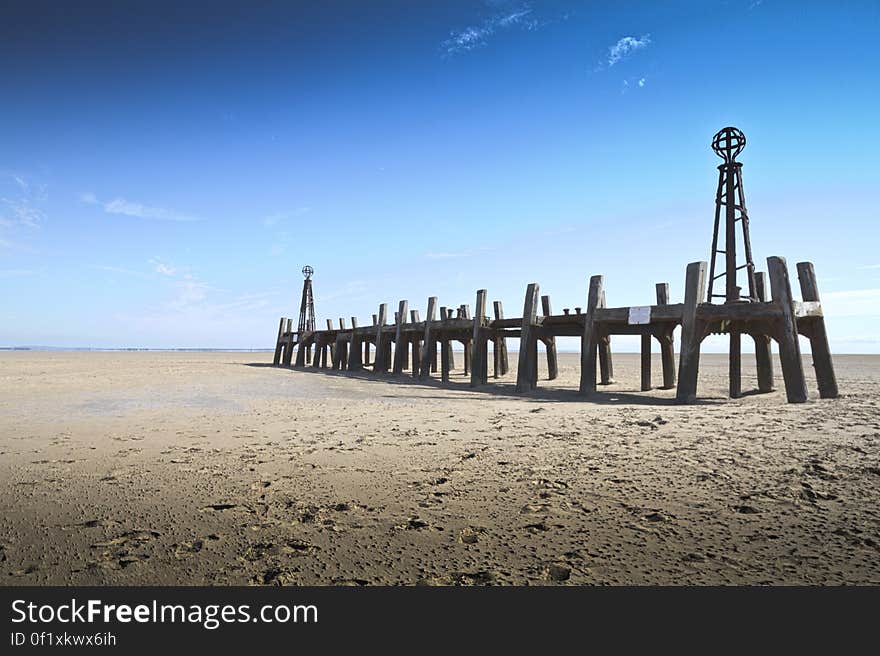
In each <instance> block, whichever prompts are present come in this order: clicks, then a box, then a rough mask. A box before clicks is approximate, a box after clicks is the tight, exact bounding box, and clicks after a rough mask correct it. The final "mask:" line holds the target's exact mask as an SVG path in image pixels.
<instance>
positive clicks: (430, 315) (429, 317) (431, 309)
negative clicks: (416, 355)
mask: <svg viewBox="0 0 880 656" xmlns="http://www.w3.org/2000/svg"><path fill="white" fill-rule="evenodd" d="M436 313H437V297H436V296H431V297H429V298H428V312H427V314H426V315H425V337H424V342H423V345H422V353H421V359H420V362H419V378H421V379H422V380H425V379H427V378H430V377H431V351H434V352H436V347H434V346H433V343H432V340H434V336H433V335H432V334H431V324H432V323H433V322H434V317H435V316H436Z"/></svg>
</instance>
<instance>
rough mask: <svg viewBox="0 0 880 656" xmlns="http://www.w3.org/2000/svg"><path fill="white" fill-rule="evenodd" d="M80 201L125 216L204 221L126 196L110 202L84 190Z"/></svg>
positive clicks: (157, 219)
mask: <svg viewBox="0 0 880 656" xmlns="http://www.w3.org/2000/svg"><path fill="white" fill-rule="evenodd" d="M79 199H80V202H83V203H86V204H87V205H100V206H101V207H103V208H104V211H105V212H106V213H107V214H121V215H123V216H131V217H134V218H137V219H152V220H156V221H202V220H203V219H202V218H201V217H198V216H194V215H192V214H187V213H184V212H180V211H178V210H172V209H168V208H167V207H156V206H151V205H144V204H142V203H136V202H133V201H130V200H126V199H125V198H114V199H113V200H111V201H108V202H102V201H100V200H98V198H97V196H95V194H93V193H91V192H84V193H81V194H80V195H79Z"/></svg>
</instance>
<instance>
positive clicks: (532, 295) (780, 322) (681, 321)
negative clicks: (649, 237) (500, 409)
mask: <svg viewBox="0 0 880 656" xmlns="http://www.w3.org/2000/svg"><path fill="white" fill-rule="evenodd" d="M767 267H768V272H767V274H766V275H765V274H764V273H762V272H755V296H756V299H757V300H756V301H755V302H742V303H726V304H723V305H712V304H709V303H701V300H702V299H703V298H704V297H705V289H706V283H707V280H706V271H707V264H706V262H694V263H691V264H689V265H688V267H687V272H686V276H685V290H684V292H685V293H684V302H683V303H682V304H678V305H671V304H670V300H669V285H668V284H667V283H658V284H657V285H656V288H655V292H656V305H655V306H652V307H650V308H613V309H608V308H607V306H606V300H605V289H604V278H603V277H602V276H598V275H597V276H593V277H592V278H591V279H590V283H589V290H588V293H587V305H586V312H585V313H584V314H581V313H580V308H576V310H577V314H576V315H571V317H572V319H568V316H569V313H568V310H567V309H566V310H565V311H564V315H562V316H554V315H553V312H552V308H551V304H550V298H549V297H548V296H539V286H538V284H537V283H531V284H529V285H528V287H527V289H526V295H525V300H524V303H523V314H522V319H517V320H513V321H505V318H504V310H503V307H502V304H501V302H500V301H495V302H494V303H493V314H494V322H493V320H491V319H490V318H489V317H488V315H487V311H488V295H487V292H486V290H485V289H481V290H478V291H477V294H476V303H475V305H474V313H473V315H472V316H471V313H470V307H469V306H468V305H467V304H463V305H461V306H459V307H458V308H455V309H452V308H447V307H445V306H444V307H439V313H440V321H439V322H438V320H437V311H438V306H437V297H435V296H432V297H430V298H429V299H428V307H427V313H426V316H425V320H424V323H423V324H422V322H421V321H420V316H419V312H418V310H411V311H410V310H409V307H408V302H407V301H406V300H402V301H400V303H399V305H398V309H397V312H395V316H394V321H395V323H394V329H393V331H392V330H388V329H386V325H387V321H388V305H387V304H386V303H383V304H381V305H380V306H379V312H378V313H377V314H374V315H373V329H372V330H371V331H366V330H354V329H356V328H358V326H357V319H356V318H355V317H352V318H351V328H352V330H347V329H346V325H345V323H346V322H345V319H343V318H340V319H339V329H338V330H335V329H334V327H333V321H332V320H329V319H328V320H327V331H326V332H324V331H320V332H315V333H311V332H304V333H303V334H301V335H297V334H296V333H294V332H292V323H291V320H290V319H285V318H282V319H281V321H280V323H279V327H278V336H277V339H276V347H275V353H274V358H273V362H274V363H275V364H284V365H285V366H290V364H291V360H292V359H293V352H294V348H293V347H294V346H297V347H298V349H297V351H296V359H295V364H294V366H298V367H301V366H304V365H305V364H306V363H307V362H311V364H312V366H313V367H322V368H325V367H327V365H328V356H329V363H330V367H331V368H332V369H334V370H339V371H359V370H361V369H363V368H364V367H369V366H372V369H373V371H374V372H377V373H389V372H390V373H391V374H392V375H395V376H399V375H402V374H403V373H404V371H406V370H407V369H411V371H412V376H413V377H414V378H416V379H420V380H425V379H427V378H429V377H430V375H431V373H434V372H437V371H438V369H439V371H440V376H441V380H442V381H444V382H446V381H448V380H449V377H450V372H451V371H452V370H453V369H454V368H455V359H454V354H453V349H452V343H453V342H456V341H457V342H459V343H461V344H462V346H463V354H462V357H463V370H464V375H465V376H468V377H469V382H470V386H471V387H478V386H481V385H485V384H487V382H488V377H489V343H490V342H491V343H492V347H493V349H492V350H493V377H494V378H496V379H497V378H499V377H500V376H504V375H505V374H507V373H508V371H509V363H508V352H507V344H506V339H508V338H511V337H519V344H520V346H519V353H518V360H519V366H518V369H517V379H516V390H517V391H518V392H528V391H531V390H534V389H535V388H536V387H537V384H538V343H539V342H540V343H542V344H543V345H544V348H545V351H546V356H547V374H548V379H550V380H553V379H555V378H556V377H557V376H558V362H557V350H556V336H557V335H559V334H564V335H574V334H580V337H581V372H580V385H579V391H580V393H581V394H582V395H584V396H589V395H591V394H593V393H594V392H595V391H596V387H597V384H602V385H607V384H610V383H613V381H614V376H613V365H612V358H611V335H612V334H637V335H639V336H640V340H641V342H640V345H641V359H640V365H641V381H640V383H641V384H640V387H641V389H642V390H643V391H647V390H650V389H651V388H652V379H651V374H652V372H651V365H652V356H651V347H652V343H653V340H654V339H656V340H657V341H658V342H659V350H660V362H661V366H662V384H661V386H660V387H661V388H662V389H671V388H673V387H676V385H677V390H676V400H677V401H678V402H680V403H693V402H694V401H695V400H696V392H697V380H698V374H699V361H700V344H701V342H702V341H703V339H704V338H705V337H706V336H707V335H708V334H710V333H713V332H714V333H719V332H720V333H723V334H728V335H729V339H730V366H729V378H730V389H729V391H730V396H731V397H734V398H735V397H737V396H740V395H741V394H742V389H741V374H742V371H741V369H742V358H741V343H742V341H741V340H742V335H743V334H745V335H749V336H750V337H752V339H753V340H754V342H755V359H756V365H757V374H758V391H760V392H769V391H771V390H772V389H773V358H772V355H771V346H770V343H771V340H775V341H776V342H777V343H778V345H779V358H780V361H781V364H782V376H783V380H784V384H785V389H786V397H787V398H788V400H789V402H791V403H798V402H803V401H805V400H806V399H807V389H806V383H805V378H804V372H803V364H802V361H801V352H800V344H799V341H798V334H802V335H804V336H806V337H808V338H809V340H810V345H811V350H812V355H813V364H814V367H815V369H816V378H817V382H818V387H819V395H820V396H821V397H822V398H834V397H836V396H837V395H838V389H837V381H836V378H835V375H834V368H833V364H832V361H831V353H830V350H829V347H828V336H827V333H826V331H825V322H824V318H823V317H822V314H821V307H820V305H819V291H818V287H817V284H816V276H815V272H814V269H813V265H812V264H811V263H809V262H801V263H799V264H798V265H797V270H798V279H799V282H800V288H801V296H802V298H803V302H801V303H797V302H795V301H794V299H793V297H792V292H791V283H790V281H789V277H788V269H787V267H786V264H785V260H784V259H783V258H781V257H771V258H768V260H767ZM768 278H769V291H770V294H771V296H772V301H771V300H768V298H767V287H768V284H767V279H768ZM539 299H540V304H541V305H540V310H541V312H542V314H541V315H539V314H538V301H539ZM634 309H635V310H639V309H641V310H650V311H651V313H654V312H657V313H658V316H659V318H657V319H655V318H654V317H653V314H652V315H651V318H650V319H649V320H647V321H633V322H632V323H628V322H622V320H621V318H620V317H621V316H623V315H621V314H620V311H625V310H629V311H632V310H634ZM574 317H576V319H575V318H574ZM407 319H409V323H410V324H421V326H423V329H422V328H421V326H420V327H419V329H418V330H413V329H412V327H411V326H410V328H407V327H406V326H407ZM548 319H551V321H549V322H548ZM452 320H455V321H454V322H453V321H452ZM450 323H451V324H452V325H450ZM517 323H518V324H519V326H518V329H517ZM498 324H503V325H500V326H499V325H498ZM679 325H680V326H681V347H680V355H679V359H678V376H677V377H676V372H675V350H674V341H673V331H674V330H675V328H676V327H677V326H679ZM464 326H470V327H469V328H465V327H464ZM572 330H576V331H577V332H571V331H572ZM392 344H393V347H392ZM371 347H372V348H374V349H375V352H374V353H372V356H373V359H372V362H371ZM312 349H314V355H313V356H312ZM438 350H439V353H438ZM597 374H598V380H597Z"/></svg>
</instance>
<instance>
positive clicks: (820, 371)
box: [797, 262, 838, 399]
mask: <svg viewBox="0 0 880 656" xmlns="http://www.w3.org/2000/svg"><path fill="white" fill-rule="evenodd" d="M797 271H798V280H799V281H800V287H801V298H802V299H803V300H804V301H805V302H807V303H819V285H818V284H817V283H816V272H815V271H814V269H813V263H812V262H798V263H797ZM808 336H809V338H810V349H811V351H812V352H813V367H814V368H815V370H816V382H817V383H818V386H819V396H820V397H821V398H823V399H836V398H837V396H838V389H837V377H836V376H835V375H834V363H833V362H832V361H831V348H830V347H829V346H828V334H827V333H826V332H825V317H822V316H820V317H814V318H812V319H811V320H810V334H809V335H808Z"/></svg>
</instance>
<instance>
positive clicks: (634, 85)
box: [622, 77, 648, 93]
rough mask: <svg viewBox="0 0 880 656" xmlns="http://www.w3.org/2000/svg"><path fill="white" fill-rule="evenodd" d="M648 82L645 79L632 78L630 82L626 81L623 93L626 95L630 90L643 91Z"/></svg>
mask: <svg viewBox="0 0 880 656" xmlns="http://www.w3.org/2000/svg"><path fill="white" fill-rule="evenodd" d="M647 81H648V79H647V78H644V77H640V78H630V79H628V80H624V81H623V91H622V93H626V91H627V90H628V89H642V88H644V86H645V84H646V83H647Z"/></svg>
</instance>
